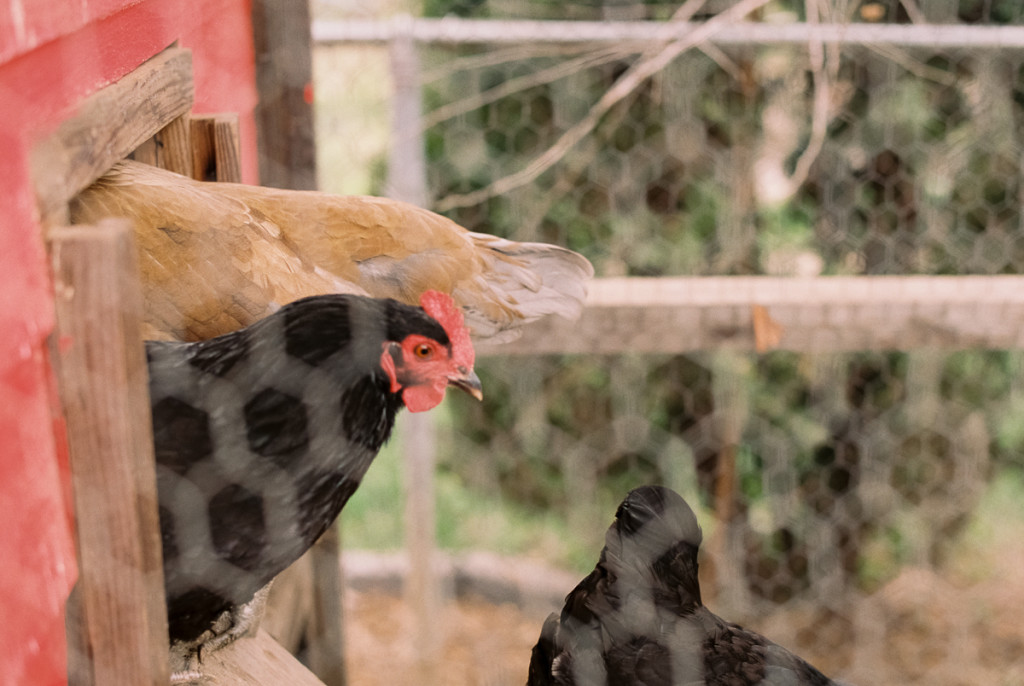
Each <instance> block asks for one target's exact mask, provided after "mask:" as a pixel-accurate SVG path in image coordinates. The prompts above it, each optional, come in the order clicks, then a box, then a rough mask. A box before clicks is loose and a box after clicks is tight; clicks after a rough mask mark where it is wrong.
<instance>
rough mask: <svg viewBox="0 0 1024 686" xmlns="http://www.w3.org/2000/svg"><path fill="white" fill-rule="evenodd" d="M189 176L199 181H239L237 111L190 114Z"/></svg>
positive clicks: (239, 149)
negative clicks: (190, 149)
mask: <svg viewBox="0 0 1024 686" xmlns="http://www.w3.org/2000/svg"><path fill="white" fill-rule="evenodd" d="M191 129H192V170H191V172H190V174H191V175H192V178H195V179H199V180H200V181H224V182H229V183H241V182H242V162H241V143H240V140H239V135H238V115H237V114H211V115H204V116H201V117H193V118H192V122H191Z"/></svg>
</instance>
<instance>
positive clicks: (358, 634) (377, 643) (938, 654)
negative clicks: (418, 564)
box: [345, 548, 1024, 686]
mask: <svg viewBox="0 0 1024 686" xmlns="http://www.w3.org/2000/svg"><path fill="white" fill-rule="evenodd" d="M999 566H1000V569H996V570H992V571H993V572H994V574H993V575H992V577H991V578H990V579H989V580H986V581H983V582H980V583H973V584H971V585H965V584H963V583H958V581H957V579H956V578H949V577H951V576H954V577H955V575H946V577H941V576H939V575H937V574H935V573H933V572H931V571H928V570H923V569H914V568H910V569H907V570H905V571H904V573H902V574H901V575H900V576H899V577H897V578H896V579H894V580H893V581H891V582H890V583H889V584H887V585H886V586H884V587H883V588H881V589H880V590H879V591H877V592H876V593H874V594H872V595H871V596H867V597H865V598H863V599H861V600H859V601H858V602H856V603H855V605H854V606H853V608H852V610H851V613H850V615H849V616H846V617H841V618H833V620H832V621H830V620H828V619H824V620H823V619H822V618H821V617H820V616H818V617H814V616H812V615H813V614H814V613H813V612H810V613H809V612H807V611H804V612H801V611H791V612H789V613H779V614H778V615H775V616H772V617H770V618H766V619H765V620H764V621H762V622H758V624H757V625H756V626H755V625H754V624H751V623H748V626H750V628H753V629H757V630H760V631H762V632H763V633H765V634H767V635H768V636H769V637H770V638H773V639H775V640H777V641H778V642H780V643H782V644H783V645H786V646H787V647H789V648H791V649H794V650H795V651H796V652H799V653H801V654H802V655H803V656H804V657H805V658H807V659H809V660H810V661H811V662H813V663H815V664H817V665H818V666H820V667H821V668H823V669H824V670H825V671H826V672H828V673H829V674H830V676H833V677H837V678H842V679H844V680H848V681H850V682H852V683H857V684H877V685H888V684H891V685H893V686H896V685H917V684H921V685H924V684H927V685H928V686H977V685H980V684H986V685H989V684H991V685H995V686H1020V685H1022V684H1024V548H1022V549H1021V550H1020V551H1016V553H1015V554H1014V555H1008V556H1005V557H1004V558H1003V562H1002V563H1000V565H999ZM345 600H346V603H345V612H346V623H345V627H346V628H345V630H346V654H347V660H348V676H349V684H350V686H422V685H424V684H445V685H446V686H511V685H517V686H522V684H524V683H525V681H526V670H527V666H528V664H529V659H530V649H531V647H532V646H533V644H534V642H535V641H536V640H537V635H538V634H539V632H540V626H541V624H542V622H543V620H544V617H545V616H546V615H547V612H548V609H545V608H542V607H532V608H528V609H525V610H524V609H520V607H519V606H518V604H514V603H503V604H493V603H489V602H485V601H483V600H481V599H479V598H475V599H474V598H468V599H464V600H460V601H458V602H455V603H451V604H448V605H447V606H445V607H443V608H442V609H440V610H439V611H438V613H437V619H436V622H435V623H434V624H433V626H434V628H435V630H436V632H433V633H432V634H431V636H430V639H431V640H434V641H436V645H435V649H434V650H432V651H431V654H434V655H436V656H437V657H438V661H437V662H436V664H433V665H429V664H427V665H424V664H419V663H418V662H417V660H416V655H415V650H414V648H413V646H414V644H415V641H414V640H411V639H410V636H414V635H415V634H414V631H413V630H414V617H413V613H412V612H411V611H410V610H409V608H408V607H407V606H406V605H405V604H404V603H403V602H402V601H401V600H400V599H399V598H398V597H396V596H394V595H392V594H390V593H388V592H385V591H381V590H364V591H356V590H352V589H350V590H348V591H347V593H346V598H345ZM709 605H710V606H711V607H712V609H714V606H713V604H712V603H709ZM822 643H825V644H826V645H825V646H822V645H821V644H822ZM801 644H808V645H801ZM815 644H817V645H815ZM829 644H831V648H830V647H829Z"/></svg>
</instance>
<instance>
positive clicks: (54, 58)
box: [0, 0, 257, 686]
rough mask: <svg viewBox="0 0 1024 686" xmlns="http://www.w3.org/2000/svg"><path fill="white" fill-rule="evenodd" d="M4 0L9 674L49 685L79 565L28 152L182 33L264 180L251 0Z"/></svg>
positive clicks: (202, 109)
mask: <svg viewBox="0 0 1024 686" xmlns="http://www.w3.org/2000/svg"><path fill="white" fill-rule="evenodd" d="M0 3H2V4H0V198H2V211H0V332H2V335H0V523H2V524H0V646H3V649H2V650H0V685H2V686H7V685H11V686H14V685H18V686H23V685H27V684H32V685H33V686H50V685H51V684H63V683H65V681H66V678H65V671H66V666H65V652H66V647H65V643H64V619H63V608H64V601H65V599H66V598H67V593H68V590H69V589H70V586H71V584H73V583H74V579H75V573H76V570H75V562H74V548H73V540H72V535H71V528H70V520H69V517H70V515H69V509H68V503H67V497H66V495H67V479H66V471H67V470H66V456H65V448H64V445H63V436H62V434H61V420H60V416H59V409H58V408H57V405H56V401H55V393H54V392H53V385H54V382H53V377H52V372H51V369H50V365H49V360H48V359H47V352H46V339H47V336H48V335H49V333H50V332H51V330H52V327H53V297H52V284H51V281H50V274H49V267H48V262H47V258H46V254H45V249H44V245H43V242H42V239H41V227H40V226H39V222H38V216H37V213H36V210H35V199H34V195H33V192H32V188H31V184H30V180H29V173H28V160H29V151H30V150H31V147H32V144H33V143H34V142H35V141H37V140H39V138H41V137H43V136H45V135H46V134H48V133H49V132H51V131H53V129H54V128H55V127H56V126H57V125H58V124H59V122H60V121H61V120H62V119H63V118H64V117H66V116H67V115H68V114H69V113H71V112H73V111H74V108H75V106H76V103H78V102H79V101H80V100H81V99H82V98H84V97H86V96H87V95H89V94H90V93H92V92H94V91H95V90H96V89H98V88H101V87H103V86H104V85H107V84H109V83H111V82H113V81H115V80H117V79H118V78H120V77H121V76H123V75H124V74H126V73H128V72H129V71H131V70H132V69H134V68H135V67H137V66H138V65H139V64H141V63H142V62H144V61H145V60H146V59H148V58H149V57H151V56H152V55H153V54H155V53H157V52H159V51H160V50H162V49H164V48H165V47H167V46H168V45H170V44H171V43H173V42H175V41H177V42H178V44H179V45H180V46H182V47H186V48H190V49H191V50H192V54H193V63H194V70H195V79H196V103H195V109H194V111H195V112H196V113H198V114H204V113H214V112H238V113H239V114H240V115H241V136H242V159H243V165H244V169H243V179H244V180H245V181H247V182H255V181H256V178H257V171H256V170H257V158H256V135H255V126H254V123H253V118H252V110H253V107H254V106H255V104H256V90H255V85H254V65H253V47H252V31H251V26H250V19H249V13H250V2H249V0H204V1H203V2H201V3H196V2H193V1H192V0H74V1H73V2H67V1H65V0H61V1H54V0H0Z"/></svg>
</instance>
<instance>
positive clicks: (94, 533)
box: [50, 220, 169, 686]
mask: <svg viewBox="0 0 1024 686" xmlns="http://www.w3.org/2000/svg"><path fill="white" fill-rule="evenodd" d="M50 241H51V244H50V246H51V256H52V261H53V270H54V277H55V281H56V283H55V291H56V308H57V337H56V349H57V352H56V355H55V358H56V359H55V362H56V366H57V372H58V379H59V383H60V393H61V402H62V405H63V410H64V417H65V419H66V422H67V435H68V447H69V451H70V459H71V478H72V489H73V494H74V501H75V523H76V528H77V543H78V566H79V570H80V571H79V579H78V584H77V586H76V589H75V594H76V596H77V601H78V607H77V612H78V614H79V620H80V621H79V622H77V624H75V625H72V626H70V627H69V629H70V631H71V632H72V636H71V637H70V640H69V645H70V646H71V648H72V650H74V649H78V650H79V651H82V652H81V654H79V655H72V656H71V659H70V660H69V665H70V666H71V667H72V668H73V669H74V670H75V671H74V673H72V674H70V675H69V676H70V680H71V683H72V684H75V685H76V686H78V685H81V684H88V685H92V684H96V685H97V686H99V685H102V684H142V685H145V684H150V685H152V686H157V685H159V686H164V685H165V684H167V681H168V678H169V672H168V664H167V657H168V653H167V610H166V607H165V605H164V593H163V569H162V559H161V553H160V531H159V525H158V513H157V493H156V471H155V466H154V465H155V460H154V457H153V437H152V428H151V425H150V414H149V393H148V389H147V376H146V362H145V355H144V351H143V346H142V339H141V335H140V331H141V329H140V325H141V312H142V303H141V299H140V295H139V294H140V292H141V290H140V288H139V277H138V269H137V266H136V255H135V244H134V240H133V234H132V229H131V226H130V224H129V223H128V222H127V221H124V220H107V221H103V222H100V223H99V224H98V225H96V226H76V227H67V228H58V229H54V230H52V231H51V233H50Z"/></svg>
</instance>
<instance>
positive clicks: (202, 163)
mask: <svg viewBox="0 0 1024 686" xmlns="http://www.w3.org/2000/svg"><path fill="white" fill-rule="evenodd" d="M189 124H190V130H191V132H192V168H191V171H189V176H191V177H192V178H193V179H199V180H200V181H216V180H217V156H216V153H215V152H214V145H216V143H215V142H214V137H213V118H212V117H193V118H192V121H191V122H189Z"/></svg>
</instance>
